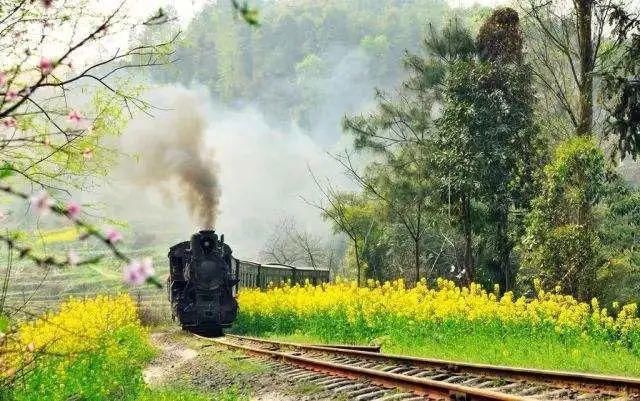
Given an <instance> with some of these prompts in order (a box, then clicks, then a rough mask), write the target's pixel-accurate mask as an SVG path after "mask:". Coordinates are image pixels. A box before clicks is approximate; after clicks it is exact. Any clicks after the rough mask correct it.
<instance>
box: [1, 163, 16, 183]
mask: <svg viewBox="0 0 640 401" xmlns="http://www.w3.org/2000/svg"><path fill="white" fill-rule="evenodd" d="M14 172H15V170H14V168H13V166H12V165H11V164H10V163H9V162H4V164H3V165H2V167H0V180H3V179H5V178H7V177H11V176H12V175H13V173H14Z"/></svg>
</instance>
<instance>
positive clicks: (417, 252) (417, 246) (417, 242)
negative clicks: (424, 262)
mask: <svg viewBox="0 0 640 401" xmlns="http://www.w3.org/2000/svg"><path fill="white" fill-rule="evenodd" d="M414 241H415V247H414V250H413V256H414V258H415V259H414V260H415V266H416V284H418V282H419V281H420V237H418V238H416V239H415V240H414Z"/></svg>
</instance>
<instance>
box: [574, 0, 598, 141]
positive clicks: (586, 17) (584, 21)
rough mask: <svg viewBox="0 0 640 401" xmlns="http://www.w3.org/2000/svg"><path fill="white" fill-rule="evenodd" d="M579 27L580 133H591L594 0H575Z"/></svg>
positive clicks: (578, 129)
mask: <svg viewBox="0 0 640 401" xmlns="http://www.w3.org/2000/svg"><path fill="white" fill-rule="evenodd" d="M574 4H575V8H576V17H577V27H578V47H579V54H580V77H579V78H580V83H579V88H578V90H579V92H580V94H579V95H580V99H579V101H580V104H579V110H578V112H579V115H578V127H577V131H576V133H577V134H578V135H589V134H590V133H591V129H592V128H593V69H594V54H593V38H592V32H591V20H592V17H593V0H574Z"/></svg>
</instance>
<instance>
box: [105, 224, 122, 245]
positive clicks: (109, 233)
mask: <svg viewBox="0 0 640 401" xmlns="http://www.w3.org/2000/svg"><path fill="white" fill-rule="evenodd" d="M105 235H106V237H107V241H109V242H111V243H112V244H115V243H116V242H118V241H121V240H122V234H120V231H118V230H116V229H114V228H111V227H109V228H107V229H106V231H105Z"/></svg>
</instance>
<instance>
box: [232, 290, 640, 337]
mask: <svg viewBox="0 0 640 401" xmlns="http://www.w3.org/2000/svg"><path fill="white" fill-rule="evenodd" d="M497 294H498V288H496V289H495V292H493V293H492V292H487V291H485V290H484V289H483V288H482V287H481V286H480V285H477V284H471V285H470V286H469V287H462V288H461V287H458V286H456V284H455V283H453V282H452V281H448V280H445V279H439V280H438V281H437V284H436V285H435V287H433V288H430V287H429V286H428V285H427V283H426V282H425V281H421V282H420V283H418V285H417V286H415V287H412V288H408V287H406V286H405V283H404V282H403V281H402V280H397V281H393V282H385V283H383V284H381V283H377V282H373V281H369V282H368V283H367V285H366V286H364V287H358V286H357V285H356V283H355V282H353V281H344V280H338V281H337V282H335V283H329V284H323V285H319V286H312V285H308V284H307V285H304V286H299V285H296V286H280V287H272V288H269V289H268V290H266V291H261V290H259V289H243V290H242V291H240V293H239V303H240V308H241V313H242V319H245V320H246V321H247V324H245V328H248V326H247V325H248V324H259V321H260V320H261V319H262V320H265V321H266V322H273V324H282V323H281V322H279V321H282V320H289V321H290V322H291V321H297V322H302V321H305V320H309V319H313V317H314V316H322V317H323V318H325V319H327V318H331V317H333V318H334V319H336V330H339V327H337V326H338V325H339V324H338V322H337V321H338V320H340V316H344V317H345V318H346V322H345V323H346V324H347V325H349V326H351V327H355V326H364V327H361V329H362V330H365V331H366V330H373V331H375V330H376V328H379V327H381V326H385V327H388V325H389V324H398V322H400V323H402V322H404V323H406V325H407V326H416V325H420V324H425V323H430V324H437V323H439V322H447V321H457V322H460V321H462V322H465V321H466V322H469V324H472V323H473V324H478V323H480V324H482V323H487V324H499V325H502V326H503V327H505V328H507V327H545V328H547V329H550V330H553V331H555V332H557V333H567V332H570V333H578V334H580V335H584V336H604V337H606V338H607V339H611V340H614V341H630V339H632V338H636V339H637V338H638V336H639V335H640V318H639V317H638V313H637V306H636V305H635V304H630V305H625V306H622V307H619V306H617V305H616V306H615V308H617V309H616V310H614V311H608V310H607V309H606V308H601V307H600V306H599V304H598V301H597V300H595V299H594V300H593V301H592V302H591V303H590V304H589V303H584V302H579V301H577V300H576V299H574V298H573V297H571V296H567V295H562V294H558V293H551V292H545V291H543V290H541V289H538V293H537V296H536V297H535V298H533V299H525V298H524V297H520V298H515V297H514V295H513V293H511V292H507V293H505V294H504V295H502V296H498V295H497ZM390 322H393V323H390ZM265 324H268V323H265ZM295 324H297V323H296V322H292V323H291V325H294V326H295ZM292 328H293V329H295V327H292ZM249 329H250V328H249ZM249 331H250V330H249Z"/></svg>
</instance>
